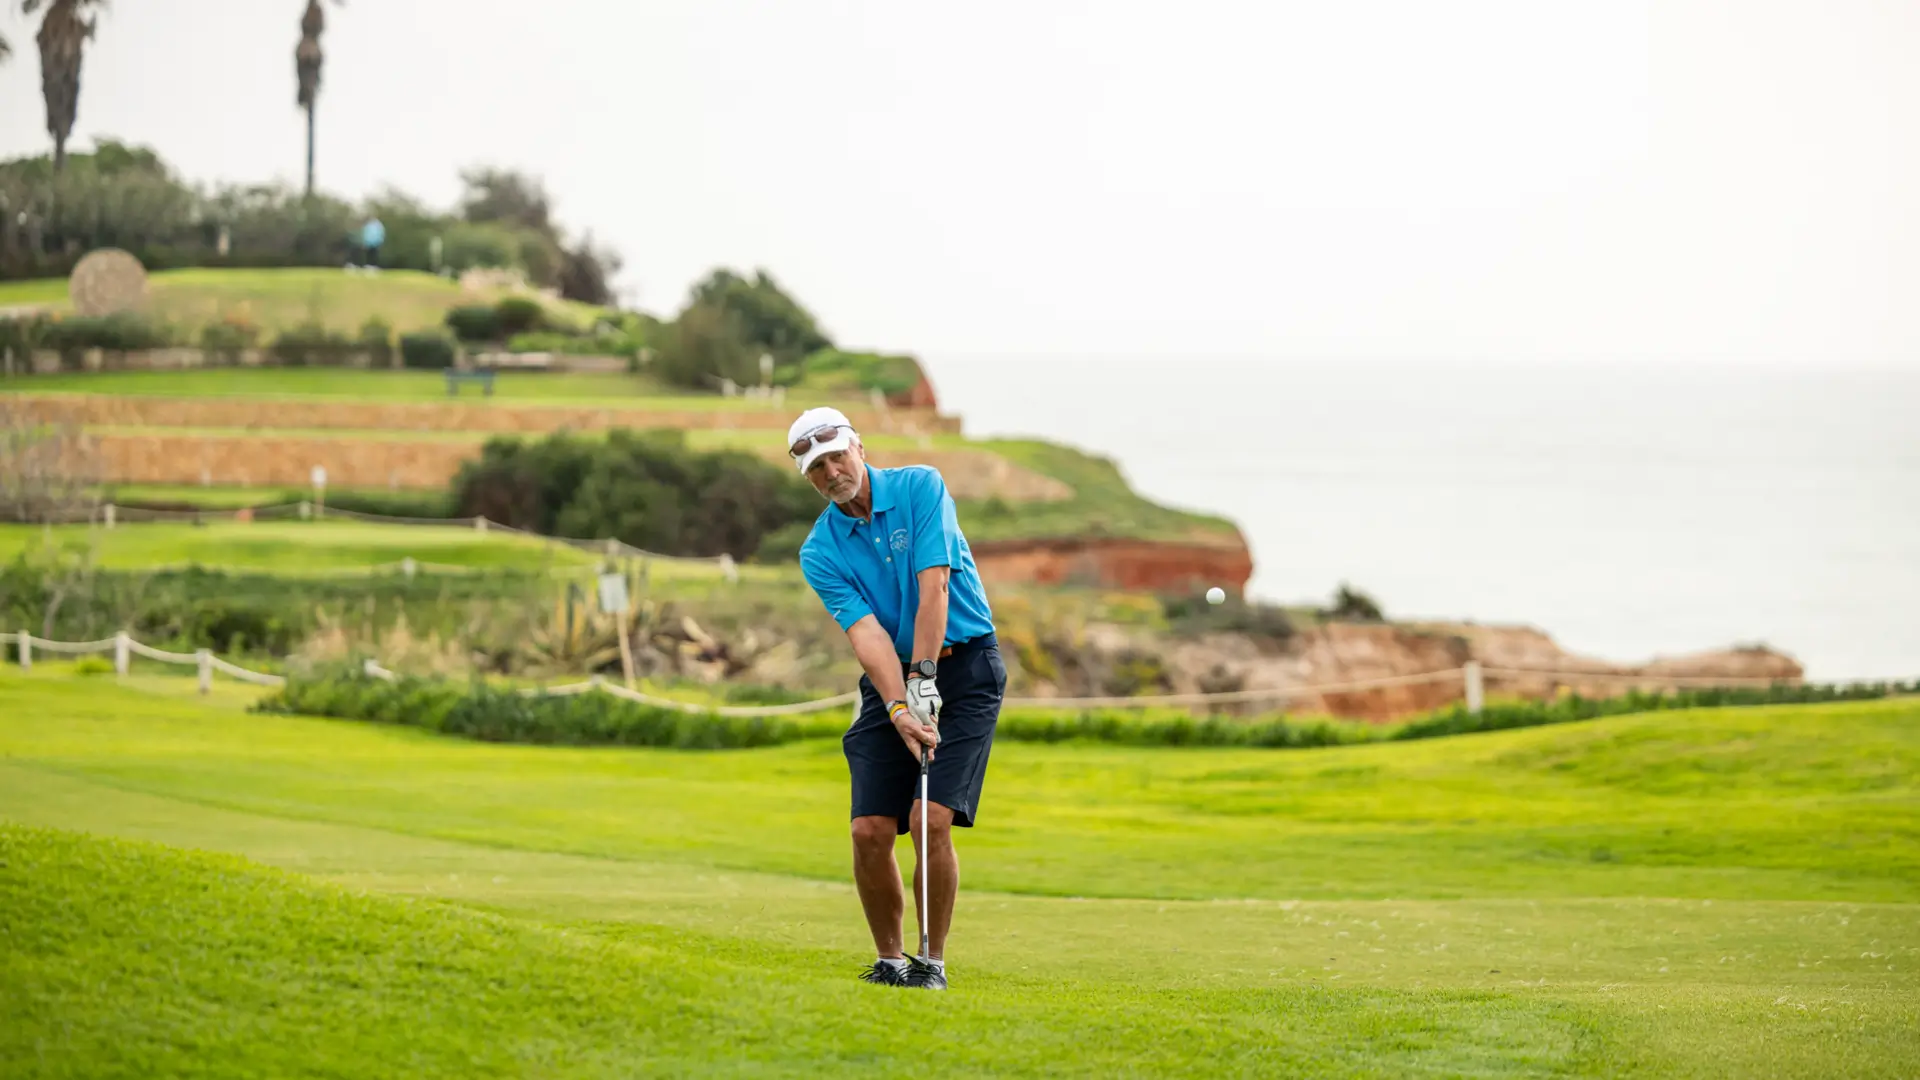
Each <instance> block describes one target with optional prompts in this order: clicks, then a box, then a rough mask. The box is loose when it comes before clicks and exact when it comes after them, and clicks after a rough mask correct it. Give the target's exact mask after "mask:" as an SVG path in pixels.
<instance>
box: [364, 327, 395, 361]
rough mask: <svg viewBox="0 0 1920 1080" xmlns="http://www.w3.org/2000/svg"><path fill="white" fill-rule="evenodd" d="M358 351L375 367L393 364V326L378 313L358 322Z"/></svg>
mask: <svg viewBox="0 0 1920 1080" xmlns="http://www.w3.org/2000/svg"><path fill="white" fill-rule="evenodd" d="M360 351H361V352H363V353H365V354H366V355H367V358H368V361H369V362H370V363H371V364H372V365H373V366H374V367H377V368H386V367H392V366H393V326H392V324H391V323H389V322H387V320H385V319H383V318H381V317H380V316H378V315H375V316H373V317H372V318H370V319H368V320H367V321H366V322H363V323H361V324H360Z"/></svg>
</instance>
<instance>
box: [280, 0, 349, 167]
mask: <svg viewBox="0 0 1920 1080" xmlns="http://www.w3.org/2000/svg"><path fill="white" fill-rule="evenodd" d="M345 2H346V0H334V3H336V4H342V3H345ZM326 29H327V15H326V12H325V11H323V10H322V9H321V7H320V0H307V10H306V13H305V14H304V15H302V16H300V44H299V45H297V46H295V47H294V50H293V69H294V75H295V77H296V78H297V79H298V80H299V85H300V94H299V97H298V99H297V100H298V101H299V104H300V107H301V108H302V109H305V110H306V113H307V197H308V198H312V197H313V150H314V114H315V111H316V109H317V107H318V105H319V103H320V65H321V63H322V61H324V60H325V59H326V56H325V54H324V53H322V52H321V51H320V35H321V34H322V33H323V32H325V31H326Z"/></svg>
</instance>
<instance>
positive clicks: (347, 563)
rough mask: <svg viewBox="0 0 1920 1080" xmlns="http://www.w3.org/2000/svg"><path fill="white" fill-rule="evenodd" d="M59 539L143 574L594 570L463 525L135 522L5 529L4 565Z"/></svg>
mask: <svg viewBox="0 0 1920 1080" xmlns="http://www.w3.org/2000/svg"><path fill="white" fill-rule="evenodd" d="M49 537H51V538H52V539H53V540H54V541H55V542H56V543H67V542H78V543H87V544H95V545H97V547H96V548H95V552H96V554H95V557H96V559H97V560H98V563H99V565H101V566H103V567H107V568H110V569H142V568H146V567H153V566H171V565H176V564H180V563H196V564H199V565H201V566H207V567H219V568H225V569H233V570H258V571H270V572H273V573H276V574H284V575H290V576H299V575H301V574H305V573H313V572H317V571H327V570H343V569H356V568H362V567H368V566H374V565H380V564H387V563H397V562H399V561H400V560H402V559H404V558H407V557H409V556H411V557H412V558H414V559H415V560H417V561H419V562H427V563H438V564H442V565H450V566H464V567H471V568H474V569H504V568H512V569H523V570H530V571H537V570H542V569H545V568H548V567H553V566H560V567H574V566H577V567H581V568H586V567H589V566H592V565H593V564H594V563H596V562H598V561H599V560H598V558H597V557H596V556H594V555H591V554H589V553H587V552H584V551H580V550H578V549H576V548H573V547H569V546H567V545H565V544H558V543H551V542H549V541H547V540H544V539H542V538H539V537H529V536H514V535H511V534H507V533H502V532H499V531H497V530H496V531H491V532H480V531H478V530H476V529H472V528H465V527H458V526H435V525H418V526H405V525H374V524H364V523H360V522H351V521H330V520H323V521H257V522H249V523H244V524H243V523H237V522H231V521H220V522H213V523H209V524H205V525H192V524H184V523H183V524H174V523H170V522H167V523H145V522H142V523H135V524H126V525H121V526H119V527H117V528H113V529H104V528H97V527H95V528H90V527H88V526H85V525H63V526H58V527H55V528H51V529H49V528H46V527H44V526H33V525H0V562H3V561H6V560H8V559H12V558H13V557H14V556H16V555H17V554H19V553H20V552H21V551H24V550H26V549H27V548H28V547H29V546H30V545H33V544H36V543H41V542H44V541H45V540H46V539H47V538H49Z"/></svg>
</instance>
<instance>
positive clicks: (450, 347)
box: [400, 330, 460, 371]
mask: <svg viewBox="0 0 1920 1080" xmlns="http://www.w3.org/2000/svg"><path fill="white" fill-rule="evenodd" d="M459 355H460V353H459V346H457V345H455V344H454V341H453V339H452V338H451V337H448V336H447V335H446V334H445V333H442V332H441V331H439V330H421V331H419V332H417V333H412V334H403V335H401V337H400V363H401V365H402V366H404V367H410V368H421V369H426V370H432V371H441V370H445V369H446V368H450V367H452V366H453V363H454V360H455V359H456V358H457V357H458V356H459Z"/></svg>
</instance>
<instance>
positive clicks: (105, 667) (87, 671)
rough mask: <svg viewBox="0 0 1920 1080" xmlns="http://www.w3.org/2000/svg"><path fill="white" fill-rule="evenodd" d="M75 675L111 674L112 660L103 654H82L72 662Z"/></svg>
mask: <svg viewBox="0 0 1920 1080" xmlns="http://www.w3.org/2000/svg"><path fill="white" fill-rule="evenodd" d="M73 673H74V674H75V675H111V674H113V662H112V661H110V660H108V659H107V658H105V657H103V656H83V657H81V658H80V659H78V660H75V661H74V662H73Z"/></svg>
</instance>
